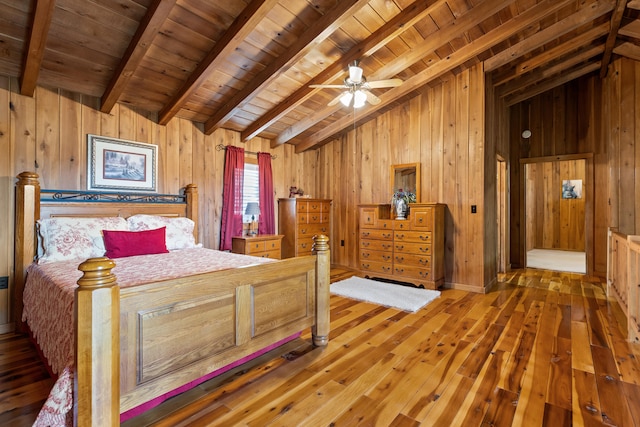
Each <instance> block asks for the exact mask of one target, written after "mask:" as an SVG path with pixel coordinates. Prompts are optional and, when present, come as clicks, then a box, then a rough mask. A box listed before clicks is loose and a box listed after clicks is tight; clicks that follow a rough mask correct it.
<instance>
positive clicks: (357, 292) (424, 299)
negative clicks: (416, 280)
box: [330, 276, 440, 313]
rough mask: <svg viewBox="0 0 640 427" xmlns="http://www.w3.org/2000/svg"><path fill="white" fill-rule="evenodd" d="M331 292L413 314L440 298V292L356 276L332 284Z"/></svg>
mask: <svg viewBox="0 0 640 427" xmlns="http://www.w3.org/2000/svg"><path fill="white" fill-rule="evenodd" d="M330 290H331V293H332V294H336V295H340V296H343V297H347V298H352V299H356V300H358V301H366V302H371V303H374V304H379V305H382V306H385V307H392V308H397V309H398V310H404V311H409V312H411V313H415V312H416V311H418V310H420V309H421V308H422V307H424V306H425V305H427V304H429V303H430V302H431V301H433V300H434V299H436V298H438V297H439V296H440V291H434V290H430V289H421V288H413V287H411V286H403V285H394V284H393V283H384V282H378V281H376V280H370V279H363V278H361V277H356V276H353V277H350V278H348V279H345V280H341V281H339V282H335V283H332V284H331V288H330Z"/></svg>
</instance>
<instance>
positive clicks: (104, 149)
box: [87, 135, 158, 192]
mask: <svg viewBox="0 0 640 427" xmlns="http://www.w3.org/2000/svg"><path fill="white" fill-rule="evenodd" d="M87 157H88V158H87V169H88V170H87V189H89V190H117V191H149V192H156V191H157V188H156V175H157V168H158V146H157V145H153V144H146V143H143V142H134V141H127V140H124V139H116V138H107V137H104V136H98V135H87Z"/></svg>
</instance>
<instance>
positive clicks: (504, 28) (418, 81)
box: [296, 0, 572, 153]
mask: <svg viewBox="0 0 640 427" xmlns="http://www.w3.org/2000/svg"><path fill="white" fill-rule="evenodd" d="M571 2H572V0H563V1H557V0H544V1H542V2H540V3H538V4H536V5H535V6H533V7H531V8H529V9H527V10H526V11H524V12H523V13H521V14H520V15H518V16H517V17H514V18H512V19H510V20H509V21H507V22H506V23H504V24H502V25H501V26H499V27H496V28H495V29H493V30H491V31H489V32H488V33H486V34H484V35H483V36H480V37H478V38H477V39H476V40H475V41H474V42H473V43H470V44H467V45H466V46H464V47H462V48H460V49H458V50H457V51H455V52H453V53H452V54H451V55H449V56H447V57H445V58H442V59H441V60H440V61H438V62H436V63H435V64H433V65H432V66H430V67H429V68H427V69H425V70H424V71H422V72H420V73H418V74H416V75H414V76H412V77H411V78H409V79H407V81H405V82H404V84H402V85H401V86H398V87H395V88H393V89H390V90H388V91H387V92H385V93H383V94H382V95H380V99H381V100H382V102H381V103H380V104H378V105H371V106H367V108H363V109H360V110H356V116H355V117H354V116H353V115H348V116H345V117H343V118H341V119H339V120H337V121H335V122H333V123H332V124H331V125H330V126H327V127H325V128H324V129H323V130H321V131H320V132H316V133H315V134H314V135H312V136H311V137H309V138H307V139H306V140H305V141H304V142H302V143H300V144H298V145H296V153H300V152H303V151H306V150H308V149H310V148H312V147H314V146H315V145H317V144H319V143H321V142H323V141H324V140H325V139H327V138H330V137H331V136H333V135H335V134H337V133H339V132H341V131H342V130H344V129H345V128H347V127H349V126H350V125H351V124H352V123H353V122H354V120H355V121H358V120H360V119H362V118H364V117H365V116H367V115H370V114H372V113H374V112H375V111H378V110H381V109H383V108H385V107H386V106H387V105H388V104H390V103H392V102H394V101H395V100H396V99H399V98H402V97H403V96H406V95H408V94H409V93H410V92H412V91H414V90H415V89H416V88H419V87H421V86H423V85H425V84H426V83H428V82H429V81H431V80H433V79H435V78H436V77H439V76H441V75H443V74H445V73H446V72H449V71H450V70H452V69H454V68H455V67H458V66H460V65H462V64H464V63H465V62H466V61H467V60H469V58H472V57H473V56H475V55H478V54H480V53H482V52H485V51H486V50H488V49H490V48H491V47H492V46H495V45H496V44H497V43H500V42H502V41H504V40H506V39H508V38H509V37H512V36H513V35H515V34H516V33H518V32H519V31H522V30H524V29H525V28H527V27H528V26H529V25H531V24H533V23H534V22H536V21H538V20H540V19H542V18H544V17H545V16H548V15H550V14H552V13H555V12H557V11H558V10H559V9H561V8H562V7H564V6H566V5H567V4H569V3H571Z"/></svg>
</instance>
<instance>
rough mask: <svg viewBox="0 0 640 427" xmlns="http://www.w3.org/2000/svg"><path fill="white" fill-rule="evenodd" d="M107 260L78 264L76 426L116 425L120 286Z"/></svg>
mask: <svg viewBox="0 0 640 427" xmlns="http://www.w3.org/2000/svg"><path fill="white" fill-rule="evenodd" d="M115 266H116V264H115V262H113V261H112V260H110V259H109V258H106V257H100V258H89V259H88V260H86V261H85V262H83V263H82V264H80V265H79V266H78V270H80V271H82V272H83V275H82V277H81V278H80V279H79V280H78V288H76V303H75V328H76V348H75V359H76V374H75V376H74V377H75V378H74V389H75V396H76V399H77V400H76V402H77V407H76V413H75V417H76V420H75V421H76V423H75V425H77V426H95V425H104V426H116V425H120V288H119V286H118V284H117V283H116V276H115V275H114V274H113V273H112V272H111V269H112V268H113V267H115Z"/></svg>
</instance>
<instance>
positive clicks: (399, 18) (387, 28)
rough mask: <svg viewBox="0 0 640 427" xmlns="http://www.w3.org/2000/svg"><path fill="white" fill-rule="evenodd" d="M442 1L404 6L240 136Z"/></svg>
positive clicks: (300, 100) (328, 80) (254, 131)
mask: <svg viewBox="0 0 640 427" xmlns="http://www.w3.org/2000/svg"><path fill="white" fill-rule="evenodd" d="M445 3H446V0H417V1H415V2H414V3H412V4H411V5H409V6H408V7H406V8H405V9H403V10H402V12H400V13H399V14H398V15H396V16H395V17H394V18H392V19H391V20H390V21H389V22H387V23H386V24H385V25H383V26H382V27H381V28H380V29H379V30H378V31H376V32H375V33H373V34H371V36H369V37H368V38H367V39H365V40H363V41H362V42H361V43H359V44H357V45H356V46H354V47H353V48H351V49H350V50H349V51H348V52H346V53H344V54H343V55H342V57H341V59H340V60H339V61H336V62H334V63H333V64H331V65H330V66H329V67H327V68H326V69H324V70H323V71H322V72H321V73H319V74H318V75H317V76H315V77H314V78H313V79H311V80H310V81H309V82H308V83H307V85H305V86H302V87H301V88H300V89H298V90H297V91H295V92H294V93H293V94H291V95H290V96H289V97H288V98H287V99H285V100H283V101H282V102H281V103H280V104H278V105H277V106H276V107H274V108H273V109H271V110H270V111H269V112H268V113H267V114H265V115H264V116H262V117H260V119H258V120H256V121H255V122H254V123H253V124H252V125H251V126H249V127H248V128H247V129H246V130H245V131H244V132H242V140H243V141H247V140H249V139H251V138H253V137H255V136H256V135H258V134H259V133H260V132H262V131H263V130H264V129H266V128H267V127H269V126H271V125H272V124H273V123H274V122H275V121H277V120H279V119H280V118H282V117H283V116H284V115H286V114H287V113H289V112H290V111H291V110H293V109H295V108H296V107H297V106H298V105H300V104H301V103H303V102H304V101H306V100H307V99H308V98H309V97H311V95H313V94H314V93H316V92H317V91H318V89H312V88H310V87H309V85H316V84H326V83H333V82H334V81H335V80H336V79H337V78H339V77H340V76H341V75H343V74H344V72H345V69H346V67H347V65H348V64H349V63H351V62H353V61H354V60H357V59H362V58H363V57H366V56H369V55H371V54H372V53H374V52H375V51H377V50H379V49H380V48H382V47H383V46H385V45H386V44H387V43H388V42H389V41H390V40H393V39H394V38H396V37H398V36H399V35H400V34H402V33H404V32H405V31H407V30H409V29H410V28H411V27H413V25H414V24H415V23H416V22H419V21H420V20H422V19H424V18H425V17H426V16H427V15H428V14H429V13H430V12H432V11H433V10H434V8H437V7H440V6H442V5H444V4H445ZM284 142H286V141H283V142H279V141H275V140H274V142H273V144H272V145H273V148H275V147H276V146H277V145H280V144H284Z"/></svg>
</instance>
